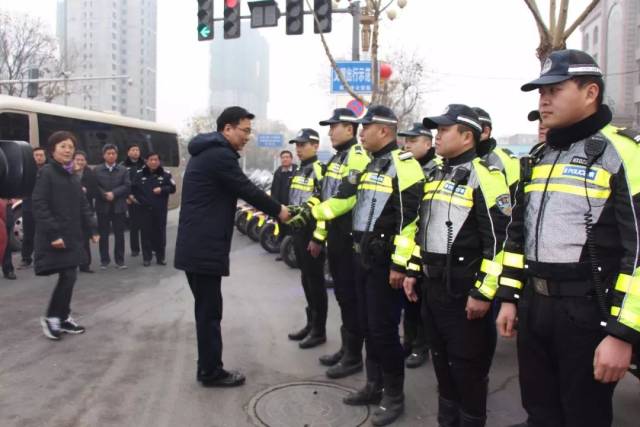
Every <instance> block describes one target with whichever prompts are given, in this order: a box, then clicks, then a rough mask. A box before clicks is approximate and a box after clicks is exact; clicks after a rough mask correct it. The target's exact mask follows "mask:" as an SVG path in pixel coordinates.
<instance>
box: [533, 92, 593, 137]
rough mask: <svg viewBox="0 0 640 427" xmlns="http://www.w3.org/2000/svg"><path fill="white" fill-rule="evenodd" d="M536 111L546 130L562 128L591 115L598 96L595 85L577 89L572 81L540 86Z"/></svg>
mask: <svg viewBox="0 0 640 427" xmlns="http://www.w3.org/2000/svg"><path fill="white" fill-rule="evenodd" d="M539 93H540V101H539V105H538V109H539V110H540V117H541V122H542V125H543V126H544V127H546V128H549V129H553V128H563V127H567V126H571V125H572V124H574V123H577V122H579V121H580V120H582V119H584V118H586V117H588V116H589V115H591V114H592V112H593V109H594V107H595V105H596V99H597V96H598V87H597V85H595V84H590V85H585V86H584V87H582V88H580V87H578V85H577V83H576V82H575V81H573V80H565V81H564V82H561V83H558V84H555V85H548V86H542V87H541V88H540V89H539Z"/></svg>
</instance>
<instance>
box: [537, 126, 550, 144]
mask: <svg viewBox="0 0 640 427" xmlns="http://www.w3.org/2000/svg"><path fill="white" fill-rule="evenodd" d="M547 132H549V128H546V127H544V126H542V122H538V142H546V141H547Z"/></svg>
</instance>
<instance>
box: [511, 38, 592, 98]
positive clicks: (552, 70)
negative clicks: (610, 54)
mask: <svg viewBox="0 0 640 427" xmlns="http://www.w3.org/2000/svg"><path fill="white" fill-rule="evenodd" d="M576 76H597V77H602V71H601V70H600V67H599V66H598V63H597V62H596V61H595V60H594V59H593V58H592V57H591V55H589V54H588V53H586V52H583V51H581V50H576V49H565V50H557V51H555V52H551V55H549V57H548V58H547V59H546V60H545V61H544V64H542V69H541V70H540V77H539V78H537V79H535V80H532V81H530V82H529V83H527V84H525V85H523V86H522V87H521V88H520V89H521V90H522V91H523V92H529V91H532V90H535V89H538V88H540V87H541V86H546V85H552V84H556V83H560V82H563V81H565V80H569V79H570V78H572V77H576Z"/></svg>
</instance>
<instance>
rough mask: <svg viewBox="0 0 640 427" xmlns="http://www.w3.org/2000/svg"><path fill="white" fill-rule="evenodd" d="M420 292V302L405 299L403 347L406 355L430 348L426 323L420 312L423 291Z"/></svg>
mask: <svg viewBox="0 0 640 427" xmlns="http://www.w3.org/2000/svg"><path fill="white" fill-rule="evenodd" d="M416 290H417V291H418V292H417V294H418V298H419V299H418V301H417V302H411V301H409V300H408V299H407V298H406V297H405V299H404V317H403V318H402V327H403V329H404V337H403V340H402V342H403V347H404V349H405V353H407V354H410V353H413V352H421V351H426V350H427V349H428V348H429V346H428V344H427V337H426V335H425V330H424V322H423V321H422V316H421V314H420V312H421V311H422V291H421V289H416Z"/></svg>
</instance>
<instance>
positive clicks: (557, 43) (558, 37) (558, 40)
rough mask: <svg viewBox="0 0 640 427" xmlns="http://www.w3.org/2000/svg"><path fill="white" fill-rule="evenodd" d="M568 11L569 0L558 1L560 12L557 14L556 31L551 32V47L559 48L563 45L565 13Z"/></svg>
mask: <svg viewBox="0 0 640 427" xmlns="http://www.w3.org/2000/svg"><path fill="white" fill-rule="evenodd" d="M568 13H569V0H561V1H560V13H559V14H558V25H557V27H556V31H555V32H554V33H552V37H553V39H552V40H553V41H552V43H551V47H552V49H559V48H563V47H564V41H565V40H566V39H565V38H564V29H565V28H566V27H567V15H568Z"/></svg>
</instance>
